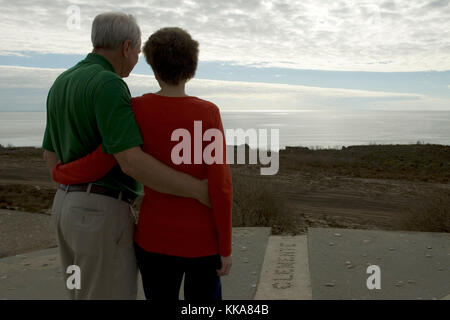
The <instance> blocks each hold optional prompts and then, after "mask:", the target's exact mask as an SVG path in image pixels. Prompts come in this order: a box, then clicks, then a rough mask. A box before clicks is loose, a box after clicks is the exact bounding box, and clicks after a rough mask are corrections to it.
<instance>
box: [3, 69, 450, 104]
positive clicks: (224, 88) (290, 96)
mask: <svg viewBox="0 0 450 320" xmlns="http://www.w3.org/2000/svg"><path fill="white" fill-rule="evenodd" d="M63 71H64V69H49V68H30V67H17V66H0V93H1V95H0V96H1V99H0V111H45V99H46V96H47V92H48V90H49V88H50V86H51V85H52V83H53V81H54V80H55V79H56V77H57V76H58V75H59V74H60V73H61V72H63ZM125 81H126V82H127V84H128V86H129V87H130V90H131V92H132V95H133V96H138V95H141V94H144V93H148V92H155V91H157V90H158V84H157V82H156V80H155V78H154V77H153V76H149V75H141V74H131V75H130V77H128V78H126V79H125ZM187 92H188V94H190V95H194V96H198V97H200V98H203V99H206V100H210V101H212V102H214V103H215V104H217V105H218V106H219V108H220V109H221V110H222V111H231V110H241V111H242V110H296V111H301V110H319V109H323V110H326V109H340V110H344V109H359V110H362V109H368V110H374V109H378V110H380V109H381V110H422V111H425V110H450V99H440V98H432V97H429V96H426V95H421V94H409V93H392V92H380V91H367V90H350V89H337V88H320V87H310V86H300V85H287V84H269V83H258V82H243V81H219V80H205V79H193V80H191V81H190V82H189V83H188V85H187Z"/></svg>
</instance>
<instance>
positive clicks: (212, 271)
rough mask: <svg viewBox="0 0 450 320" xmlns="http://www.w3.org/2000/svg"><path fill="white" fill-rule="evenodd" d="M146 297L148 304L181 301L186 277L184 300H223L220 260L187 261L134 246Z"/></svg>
mask: <svg viewBox="0 0 450 320" xmlns="http://www.w3.org/2000/svg"><path fill="white" fill-rule="evenodd" d="M134 248H135V252H136V258H137V262H138V266H139V270H140V272H141V276H142V285H143V287H144V293H145V297H146V298H147V299H148V300H179V292H180V287H181V281H182V279H183V274H184V299H185V300H187V301H219V300H222V286H221V282H220V277H219V276H217V273H216V269H217V270H219V269H220V268H221V262H220V256H219V255H213V256H206V257H199V258H183V257H176V256H170V255H165V254H159V253H153V252H148V251H145V250H143V249H142V248H141V247H139V246H138V245H137V244H136V243H135V244H134Z"/></svg>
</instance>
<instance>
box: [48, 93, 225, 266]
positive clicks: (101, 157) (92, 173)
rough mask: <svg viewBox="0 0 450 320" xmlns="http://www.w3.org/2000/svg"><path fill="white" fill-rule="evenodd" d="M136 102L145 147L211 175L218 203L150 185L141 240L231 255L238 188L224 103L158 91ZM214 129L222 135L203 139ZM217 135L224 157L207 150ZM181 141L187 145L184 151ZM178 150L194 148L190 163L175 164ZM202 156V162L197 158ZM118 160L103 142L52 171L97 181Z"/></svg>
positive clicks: (175, 251)
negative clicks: (233, 177)
mask: <svg viewBox="0 0 450 320" xmlns="http://www.w3.org/2000/svg"><path fill="white" fill-rule="evenodd" d="M132 107H133V111H134V114H135V117H136V121H137V123H138V125H139V128H140V131H141V135H142V138H143V140H144V145H143V150H144V151H145V152H147V153H149V154H151V155H152V156H153V157H155V158H156V159H158V160H159V161H161V162H163V163H164V164H166V165H168V166H170V167H172V168H174V169H176V170H179V171H182V172H185V173H188V174H190V175H192V176H194V177H196V178H199V179H208V185H209V195H210V199H211V204H212V209H211V208H208V207H206V206H204V205H202V204H201V203H200V202H198V201H197V200H194V199H191V198H184V197H178V196H173V195H169V194H164V193H160V192H157V191H155V190H152V189H150V188H148V187H146V186H144V191H145V196H144V198H143V201H142V205H141V209H140V213H139V222H138V226H137V231H136V234H135V238H134V240H135V242H136V243H137V244H138V245H139V246H141V247H142V248H143V249H144V250H146V251H149V252H156V253H162V254H168V255H174V256H180V257H201V256H208V255H214V254H217V253H219V254H220V255H221V256H229V255H230V254H231V210H232V194H233V189H232V183H231V175H230V168H229V166H228V164H226V143H225V134H224V131H223V126H222V121H221V117H220V112H219V109H218V108H217V106H215V105H214V104H213V103H211V102H208V101H205V100H202V99H199V98H197V97H164V96H159V95H156V94H145V95H143V96H141V97H137V98H133V99H132ZM194 121H201V129H202V130H201V132H200V134H199V132H198V123H197V132H194ZM176 129H182V130H181V131H180V130H178V131H176V132H177V133H178V134H175V137H174V139H173V140H174V141H172V134H173V133H174V132H175V130H176ZM183 129H184V130H183ZM208 129H217V130H218V131H219V132H220V133H221V136H220V138H219V137H218V136H214V135H213V136H214V137H213V138H211V135H206V136H205V138H204V139H205V140H206V141H203V139H202V137H203V134H204V133H205V131H207V130H208ZM180 132H181V133H180ZM216 132H217V131H216ZM187 133H189V136H190V141H189V137H188V136H187V135H186V134H187ZM180 136H183V137H180ZM207 136H209V137H207ZM216 139H221V142H222V143H221V150H220V149H219V150H217V149H216V150H215V152H212V156H213V157H214V155H215V156H216V157H217V158H219V159H221V160H219V161H217V162H218V163H211V162H210V161H209V162H208V161H205V159H204V157H203V152H205V153H207V154H211V146H212V144H211V143H213V142H216ZM210 144H211V146H210V147H209V148H208V145H210ZM181 145H183V146H184V147H185V148H184V149H183V151H181V152H179V151H180V148H181ZM188 146H190V150H188ZM198 146H200V148H201V149H199V148H198ZM216 146H219V144H216ZM174 147H175V149H174ZM205 148H206V149H205ZM173 150H175V151H174V155H175V156H178V155H179V156H180V157H181V158H183V156H184V157H187V158H189V151H190V164H189V163H181V164H175V163H174V161H172V158H171V156H172V151H173ZM207 150H209V151H208V152H207ZM185 152H187V154H185ZM195 153H197V155H195ZM187 158H185V159H187ZM196 158H197V159H196ZM199 158H200V160H201V163H200V164H196V163H195V162H198V160H199ZM175 162H176V161H175ZM208 163H211V164H208ZM116 164H117V162H116V160H115V158H114V156H112V155H109V154H106V153H103V152H102V151H101V146H99V147H98V148H97V150H95V151H94V152H93V153H91V154H89V155H87V156H85V157H84V158H81V159H78V160H76V161H73V162H70V163H67V164H64V165H63V164H58V165H57V166H55V168H54V169H53V174H52V177H53V180H55V181H56V182H59V183H64V184H79V183H87V182H92V181H95V180H97V179H99V178H101V177H102V176H103V175H105V174H106V173H107V172H108V171H109V170H111V169H112V167H113V166H114V165H116Z"/></svg>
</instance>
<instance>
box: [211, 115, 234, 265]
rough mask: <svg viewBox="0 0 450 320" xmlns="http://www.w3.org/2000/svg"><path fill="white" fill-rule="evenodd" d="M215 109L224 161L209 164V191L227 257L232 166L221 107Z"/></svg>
mask: <svg viewBox="0 0 450 320" xmlns="http://www.w3.org/2000/svg"><path fill="white" fill-rule="evenodd" d="M214 110H215V111H214V115H213V128H216V129H219V131H220V132H221V133H222V145H223V151H222V155H223V161H222V163H221V164H220V163H213V164H210V165H208V191H209V196H210V199H211V204H212V211H213V216H214V220H215V223H216V228H217V231H218V236H219V239H218V240H219V253H220V255H221V256H223V257H227V256H229V255H230V254H231V233H232V221H231V213H232V204H233V187H232V183H231V173H230V167H229V165H228V164H227V163H226V152H227V150H226V149H227V145H226V141H225V134H224V131H223V126H222V120H221V118H220V112H219V109H218V108H217V107H215V108H214Z"/></svg>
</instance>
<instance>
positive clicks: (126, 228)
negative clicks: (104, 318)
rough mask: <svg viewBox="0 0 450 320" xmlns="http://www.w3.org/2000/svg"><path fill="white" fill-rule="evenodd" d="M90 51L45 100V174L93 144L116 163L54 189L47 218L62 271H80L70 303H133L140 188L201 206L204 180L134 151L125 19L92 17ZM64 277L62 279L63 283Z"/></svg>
mask: <svg viewBox="0 0 450 320" xmlns="http://www.w3.org/2000/svg"><path fill="white" fill-rule="evenodd" d="M91 39H92V44H93V46H94V49H93V52H92V53H90V54H88V55H87V57H86V58H85V59H84V60H82V61H80V62H79V63H78V64H77V65H75V66H74V67H72V68H70V69H68V70H67V71H65V72H64V73H62V74H61V75H60V76H59V77H58V78H57V79H56V80H55V82H54V84H53V86H52V87H51V89H50V91H49V94H48V98H47V126H46V129H45V135H44V141H43V148H44V150H45V151H44V158H45V160H46V162H47V165H48V168H49V170H50V171H51V170H52V169H53V167H54V166H55V165H56V163H57V162H58V161H61V162H62V163H67V162H70V161H73V160H76V159H78V158H81V157H83V156H85V155H87V154H89V153H91V152H92V151H94V150H95V149H96V147H97V146H98V145H99V144H100V143H101V144H102V149H103V151H104V152H106V153H109V154H113V155H114V157H115V158H116V160H117V162H118V164H119V165H117V166H116V167H114V168H113V169H112V170H111V171H110V172H109V173H108V174H107V175H106V176H104V177H102V178H100V179H99V180H97V181H94V182H93V183H89V184H84V185H71V186H68V185H60V186H59V188H58V191H57V193H56V195H55V199H54V202H53V208H52V213H53V217H54V222H55V226H56V230H57V239H58V244H59V250H60V256H61V262H62V267H63V270H64V274H66V270H67V268H68V267H69V266H72V265H76V266H78V267H79V268H80V271H81V288H80V289H77V288H74V289H69V288H68V290H69V294H70V297H71V298H72V299H136V294H137V265H136V259H135V255H134V249H133V232H134V226H135V220H134V216H133V215H132V211H131V206H130V204H131V202H132V201H133V200H134V199H135V198H136V196H137V195H139V194H140V193H141V192H142V191H141V190H142V185H141V184H139V183H138V182H140V183H143V184H145V185H146V186H149V187H150V188H152V189H153V190H156V191H159V192H162V193H168V194H173V195H178V196H183V197H190V198H194V199H197V200H198V201H200V202H202V203H204V204H207V205H209V196H208V185H207V181H200V180H197V179H195V178H193V177H191V176H189V175H187V174H185V173H181V172H178V171H175V170H173V169H171V168H170V167H168V166H165V165H164V164H162V163H160V162H159V161H157V160H156V159H154V158H153V157H152V156H150V155H149V154H146V153H144V152H143V151H142V149H141V144H142V138H141V135H140V132H139V128H138V126H137V124H136V121H135V118H134V115H133V111H132V109H131V105H130V98H131V97H130V92H129V90H128V87H127V85H126V84H125V82H124V81H123V80H122V79H121V78H124V77H127V76H128V75H129V74H130V72H131V70H132V69H133V68H134V66H135V65H136V63H137V61H138V55H139V53H140V47H141V31H140V29H139V26H138V25H137V23H136V20H135V19H134V18H133V17H132V16H131V15H126V14H123V13H104V14H100V15H98V16H97V17H95V19H94V22H93V24H92V34H91ZM68 276H69V275H68V274H66V278H67V277H68Z"/></svg>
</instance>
